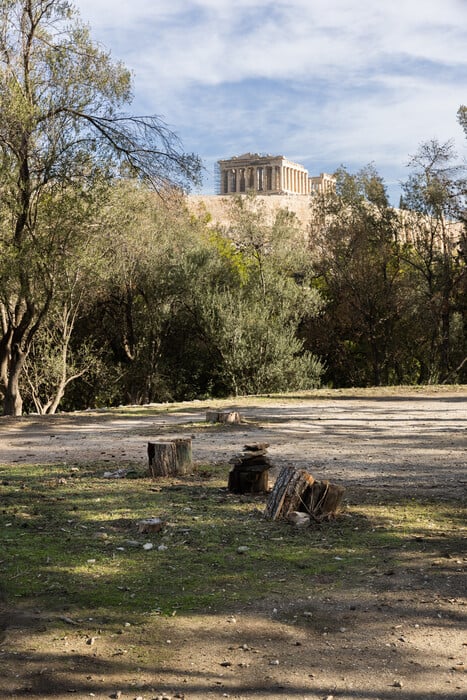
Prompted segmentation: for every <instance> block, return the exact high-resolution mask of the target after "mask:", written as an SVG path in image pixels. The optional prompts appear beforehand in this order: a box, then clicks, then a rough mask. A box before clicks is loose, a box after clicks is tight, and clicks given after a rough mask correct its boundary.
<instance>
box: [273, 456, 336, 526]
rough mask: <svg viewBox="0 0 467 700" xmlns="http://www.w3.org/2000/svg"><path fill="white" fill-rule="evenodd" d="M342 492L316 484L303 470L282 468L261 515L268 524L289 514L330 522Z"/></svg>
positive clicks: (325, 484)
mask: <svg viewBox="0 0 467 700" xmlns="http://www.w3.org/2000/svg"><path fill="white" fill-rule="evenodd" d="M343 496H344V489H343V488H342V487H341V486H336V485H335V484H330V483H329V481H316V479H315V478H314V477H313V476H312V475H311V474H309V473H308V472H307V471H306V470H305V469H295V468H294V467H290V466H289V467H283V468H282V470H281V472H280V474H279V476H278V477H277V480H276V483H275V484H274V488H273V489H272V491H271V494H270V496H269V499H268V502H267V504H266V510H265V512H264V515H265V517H266V518H269V519H270V520H277V519H280V518H287V517H288V515H289V513H292V512H293V511H298V512H302V513H308V514H309V515H310V516H311V517H312V518H313V519H314V520H317V521H320V520H324V519H326V518H331V517H333V516H334V515H336V513H337V512H338V511H339V509H340V506H341V503H342V498H343Z"/></svg>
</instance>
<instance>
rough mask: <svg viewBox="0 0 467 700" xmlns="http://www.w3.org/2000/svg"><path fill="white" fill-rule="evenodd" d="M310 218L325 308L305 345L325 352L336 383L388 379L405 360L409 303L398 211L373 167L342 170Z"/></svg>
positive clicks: (330, 376)
mask: <svg viewBox="0 0 467 700" xmlns="http://www.w3.org/2000/svg"><path fill="white" fill-rule="evenodd" d="M311 222H312V223H311V228H310V249H311V254H312V258H313V261H314V267H315V275H316V277H315V282H314V283H315V286H316V287H317V288H318V289H319V290H320V291H321V293H322V294H323V297H324V299H325V300H326V306H325V310H324V313H323V314H322V315H321V316H320V317H318V318H317V319H316V320H312V321H311V323H309V324H308V328H307V329H305V331H306V335H307V344H308V345H307V346H308V347H311V348H312V349H313V350H314V351H315V352H318V353H319V354H320V355H322V356H323V357H324V359H325V361H326V365H327V367H328V375H327V376H328V379H329V380H330V381H331V382H333V383H335V384H337V385H340V386H346V385H357V386H362V385H363V386H364V385H380V384H386V383H389V382H390V381H391V380H392V379H393V378H394V374H395V373H397V371H398V370H397V366H398V364H400V358H399V346H398V344H399V345H400V336H399V334H398V327H399V324H400V318H401V315H403V308H404V305H405V303H406V302H405V294H404V293H403V288H402V287H401V275H400V272H401V270H400V263H399V258H398V255H397V248H396V246H395V232H396V217H395V214H394V211H393V210H392V209H391V207H390V206H389V204H388V200H387V197H386V192H385V188H384V183H383V181H382V180H381V178H380V176H379V175H378V173H377V172H376V170H375V169H374V167H373V166H372V165H370V166H368V167H366V168H364V169H363V170H361V171H359V172H358V173H356V174H350V173H348V172H347V171H346V170H345V168H341V169H340V170H339V171H337V173H336V189H335V192H333V193H326V194H324V195H317V196H316V197H315V198H314V200H313V203H312V218H311Z"/></svg>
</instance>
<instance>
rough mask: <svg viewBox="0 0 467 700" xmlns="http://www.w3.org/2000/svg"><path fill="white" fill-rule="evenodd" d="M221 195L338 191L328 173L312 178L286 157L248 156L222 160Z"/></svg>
mask: <svg viewBox="0 0 467 700" xmlns="http://www.w3.org/2000/svg"><path fill="white" fill-rule="evenodd" d="M218 166H219V174H220V183H219V188H218V190H219V194H221V195H226V194H241V193H245V192H251V191H253V192H259V193H261V194H301V195H307V194H311V193H312V192H326V191H328V190H329V189H332V188H333V187H334V178H333V177H332V176H331V175H328V174H327V173H321V175H318V176H315V177H310V176H309V175H308V171H307V170H306V168H304V167H303V165H299V164H298V163H293V162H292V161H290V160H288V159H287V158H284V156H270V155H267V156H263V155H259V154H258V153H245V154H243V155H241V156H234V157H233V158H228V159H226V160H219V161H218Z"/></svg>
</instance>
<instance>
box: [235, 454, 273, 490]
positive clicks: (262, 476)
mask: <svg viewBox="0 0 467 700" xmlns="http://www.w3.org/2000/svg"><path fill="white" fill-rule="evenodd" d="M268 447H269V445H268V444H267V443H257V444H253V445H245V447H244V448H243V452H242V453H241V454H240V455H238V456H237V457H234V458H233V459H231V460H230V462H231V464H233V467H232V469H231V470H230V472H229V481H228V486H227V488H228V490H229V491H231V492H232V493H264V492H266V491H267V490H268V488H269V483H268V470H269V469H270V468H271V467H272V464H271V462H270V460H269V458H268V457H267V456H266V453H267V448H268Z"/></svg>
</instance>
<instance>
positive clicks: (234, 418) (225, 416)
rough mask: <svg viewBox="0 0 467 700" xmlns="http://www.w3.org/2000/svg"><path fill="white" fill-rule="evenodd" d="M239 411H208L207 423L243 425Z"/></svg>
mask: <svg viewBox="0 0 467 700" xmlns="http://www.w3.org/2000/svg"><path fill="white" fill-rule="evenodd" d="M241 422H242V418H241V416H240V414H239V413H237V411H206V423H241Z"/></svg>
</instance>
